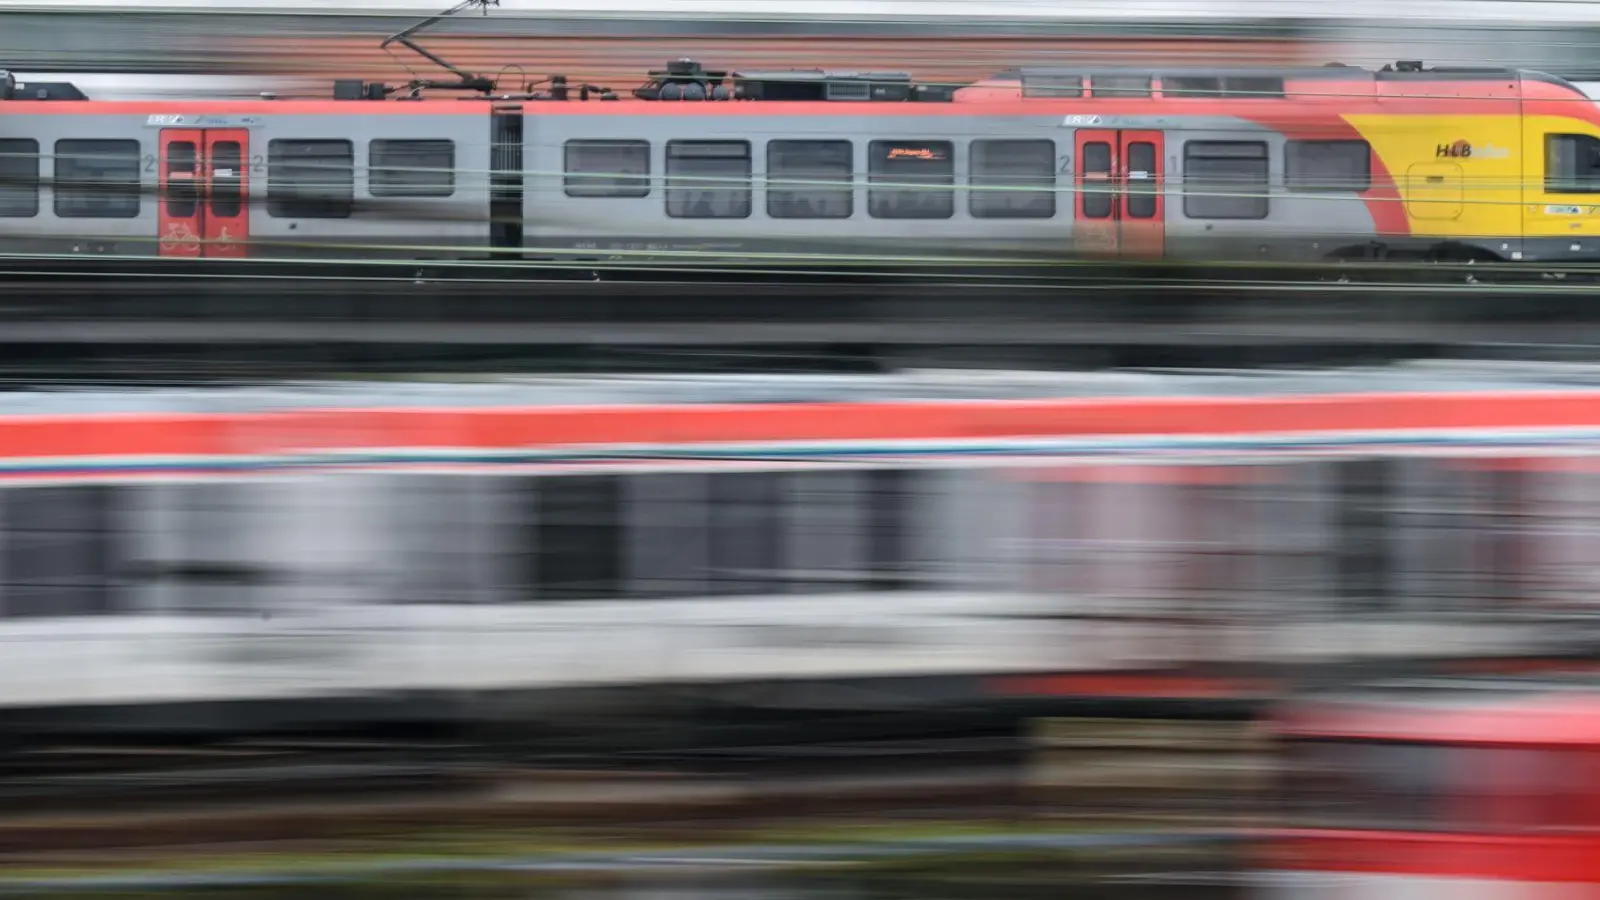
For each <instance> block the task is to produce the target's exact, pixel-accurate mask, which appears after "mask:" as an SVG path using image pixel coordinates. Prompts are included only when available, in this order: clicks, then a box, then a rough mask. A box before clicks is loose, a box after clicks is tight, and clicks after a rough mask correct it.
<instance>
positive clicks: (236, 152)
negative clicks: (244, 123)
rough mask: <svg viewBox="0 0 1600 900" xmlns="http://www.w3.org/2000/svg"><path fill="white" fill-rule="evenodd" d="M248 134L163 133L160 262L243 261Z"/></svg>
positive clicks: (184, 130)
mask: <svg viewBox="0 0 1600 900" xmlns="http://www.w3.org/2000/svg"><path fill="white" fill-rule="evenodd" d="M249 151H250V132H249V131H247V130H245V129H243V128H208V129H204V130H202V129H197V128H167V129H163V130H162V132H161V159H160V167H161V169H160V171H161V215H160V223H159V226H158V227H159V228H160V233H159V235H158V240H159V244H160V252H161V255H162V256H188V257H200V256H205V257H212V258H221V257H242V256H244V255H246V248H247V246H248V242H249V238H250V212H249V208H248V207H249V200H250V195H249V163H248V160H249Z"/></svg>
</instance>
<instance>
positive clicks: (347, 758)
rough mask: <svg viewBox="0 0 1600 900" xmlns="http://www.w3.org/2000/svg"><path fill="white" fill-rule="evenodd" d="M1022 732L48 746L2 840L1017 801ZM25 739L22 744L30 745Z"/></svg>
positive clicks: (11, 791) (4, 801)
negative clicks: (713, 743)
mask: <svg viewBox="0 0 1600 900" xmlns="http://www.w3.org/2000/svg"><path fill="white" fill-rule="evenodd" d="M1020 755H1021V754H1020V744H1019V742H1018V741H1017V740H1016V739H1003V738H933V739H914V740H894V741H878V742H849V741H836V742H831V743H828V744H818V745H813V746H810V747H796V746H794V745H781V744H772V745H761V746H745V747H725V748H721V749H719V750H716V751H708V752H704V753H694V752H684V751H675V752H654V753H632V754H630V753H617V754H607V755H605V756H603V757H596V756H589V757H587V758H586V759H584V758H579V757H577V756H574V755H570V754H567V755H565V756H564V758H557V757H558V754H550V755H549V756H548V757H547V758H545V759H524V760H520V761H516V760H511V759H509V758H507V757H505V756H497V755H495V754H486V753H485V752H483V751H482V750H481V749H475V748H470V747H463V746H440V745H427V746H416V745H406V744H395V745H392V746H389V747H383V748H380V747H364V748H347V749H343V750H330V749H328V748H326V747H323V748H320V749H312V748H311V747H304V748H300V749H295V750H288V749H271V748H268V747H251V746H249V745H242V746H239V747H233V748H222V749H205V750H202V749H189V750H182V751H161V752H157V751H153V750H150V749H148V748H143V749H137V748H126V749H124V750H121V751H118V750H116V749H115V748H98V749H93V750H88V749H85V750H80V751H76V752H64V751H63V750H60V749H57V750H52V751H49V752H39V753H35V754H31V755H24V756H23V757H13V758H12V759H11V760H10V761H9V764H8V767H7V771H6V773H5V774H4V776H3V777H0V858H3V857H5V856H8V855H10V856H15V855H30V854H37V853H41V852H52V853H54V852H61V851H73V850H91V849H102V848H104V849H113V848H125V849H132V848H146V847H159V846H173V845H200V844H234V843H253V842H263V841H269V842H270V841H284V840H311V839H318V838H324V837H328V838H331V837H339V836H345V835H349V834H352V833H369V832H370V831H371V830H372V829H373V828H389V829H393V828H417V829H426V828H427V827H429V826H435V825H436V826H451V827H460V826H469V825H486V826H496V827H509V826H549V825H571V824H585V823H588V824H613V825H625V826H628V827H629V828H631V829H642V830H644V831H648V830H650V829H652V828H664V829H667V830H669V831H670V830H671V829H673V828H678V827H681V826H682V825H683V823H685V822H688V821H693V822H698V823H703V825H704V827H707V828H715V827H716V826H715V823H717V822H719V821H720V822H735V821H736V822H749V821H751V820H787V819H792V818H797V817H798V818H805V817H809V816H819V815H821V816H827V815H837V814H839V813H841V812H872V813H879V814H890V813H900V812H905V811H914V812H917V813H918V814H920V815H927V814H929V813H930V812H941V813H961V814H973V813H976V814H980V815H987V814H993V813H994V812H996V811H997V810H999V811H1005V810H1011V811H1013V812H1014V811H1015V808H1016V807H1017V806H1018V804H1020V803H1021V802H1022V799H1021V797H1020V796H1019V794H1018V787H1019V778H1020V771H1021V770H1020V768H1019V766H1018V765H1017V762H1018V760H1019V759H1020ZM30 757H31V758H30Z"/></svg>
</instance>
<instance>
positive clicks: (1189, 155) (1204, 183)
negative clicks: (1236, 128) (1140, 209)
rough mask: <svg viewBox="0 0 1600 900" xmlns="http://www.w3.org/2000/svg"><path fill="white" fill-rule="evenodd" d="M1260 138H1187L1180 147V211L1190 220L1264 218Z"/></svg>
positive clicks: (1263, 158)
mask: <svg viewBox="0 0 1600 900" xmlns="http://www.w3.org/2000/svg"><path fill="white" fill-rule="evenodd" d="M1267 173H1268V166H1267V145H1266V143H1265V142H1264V141H1190V142H1189V143H1187V144H1185V145H1184V148H1183V194H1184V197H1183V214H1184V215H1185V216H1188V217H1189V218H1191V219H1265V218H1266V217H1267V190H1268V187H1267Z"/></svg>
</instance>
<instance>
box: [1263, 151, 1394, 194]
mask: <svg viewBox="0 0 1600 900" xmlns="http://www.w3.org/2000/svg"><path fill="white" fill-rule="evenodd" d="M1283 180H1284V184H1285V185H1286V186H1287V187H1288V188H1289V190H1291V191H1304V192H1307V193H1317V192H1339V191H1364V190H1366V189H1368V188H1370V187H1372V145H1370V144H1368V143H1367V142H1366V141H1290V142H1289V143H1287V144H1285V145H1284V148H1283Z"/></svg>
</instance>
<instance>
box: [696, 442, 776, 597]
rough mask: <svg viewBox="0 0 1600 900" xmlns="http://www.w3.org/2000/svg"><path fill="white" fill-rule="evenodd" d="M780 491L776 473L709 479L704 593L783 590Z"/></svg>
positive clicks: (730, 474) (723, 474) (732, 474)
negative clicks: (707, 540) (708, 526)
mask: <svg viewBox="0 0 1600 900" xmlns="http://www.w3.org/2000/svg"><path fill="white" fill-rule="evenodd" d="M783 487H784V482H783V473H781V472H721V473H718V474H715V475H712V476H711V479H710V485H709V490H708V495H707V505H708V508H709V512H710V516H711V524H710V532H711V540H710V546H709V552H708V554H707V556H708V559H707V562H708V567H707V568H708V573H707V579H706V581H707V584H706V589H707V593H708V594H713V595H718V596H730V595H751V594H782V593H786V592H788V589H789V580H790V578H789V573H788V572H787V571H786V570H785V567H784V545H785V544H786V543H787V529H786V528H785V527H784V526H785V524H786V522H785V518H784V515H783V509H784V506H783Z"/></svg>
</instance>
